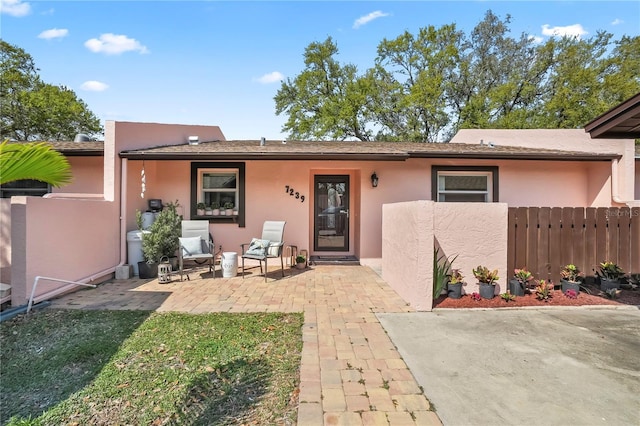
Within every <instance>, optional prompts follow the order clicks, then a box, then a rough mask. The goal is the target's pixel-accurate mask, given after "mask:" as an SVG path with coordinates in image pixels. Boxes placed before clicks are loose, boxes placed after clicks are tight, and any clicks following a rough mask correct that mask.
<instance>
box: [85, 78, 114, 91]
mask: <svg viewBox="0 0 640 426" xmlns="http://www.w3.org/2000/svg"><path fill="white" fill-rule="evenodd" d="M80 88H81V89H82V90H86V91H87V92H103V91H105V90H107V89H108V88H109V85H108V84H106V83H103V82H101V81H95V80H89V81H85V82H84V83H82V86H80Z"/></svg>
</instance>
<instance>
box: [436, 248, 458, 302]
mask: <svg viewBox="0 0 640 426" xmlns="http://www.w3.org/2000/svg"><path fill="white" fill-rule="evenodd" d="M457 257H458V256H454V257H453V259H452V258H451V257H447V256H445V255H444V254H440V249H439V248H435V249H434V250H433V298H434V300H435V299H437V298H438V297H440V294H442V290H444V289H445V288H446V287H447V284H448V283H449V280H450V278H451V271H452V268H451V264H452V263H453V262H454V261H455V260H456V258H457Z"/></svg>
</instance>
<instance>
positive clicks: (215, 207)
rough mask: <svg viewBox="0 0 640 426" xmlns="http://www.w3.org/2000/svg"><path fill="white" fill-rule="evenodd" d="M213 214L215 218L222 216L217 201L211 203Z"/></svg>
mask: <svg viewBox="0 0 640 426" xmlns="http://www.w3.org/2000/svg"><path fill="white" fill-rule="evenodd" d="M210 207H211V214H212V215H213V216H219V215H220V203H219V202H217V201H214V202H212V203H211V206H210Z"/></svg>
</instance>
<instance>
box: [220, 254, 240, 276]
mask: <svg viewBox="0 0 640 426" xmlns="http://www.w3.org/2000/svg"><path fill="white" fill-rule="evenodd" d="M221 257H222V259H221V260H220V265H221V266H222V277H223V278H233V277H235V276H237V275H238V253H236V252H234V251H225V252H223V253H222V255H221Z"/></svg>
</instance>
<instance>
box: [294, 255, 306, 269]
mask: <svg viewBox="0 0 640 426" xmlns="http://www.w3.org/2000/svg"><path fill="white" fill-rule="evenodd" d="M306 267H307V257H306V256H304V255H302V254H299V255H297V256H296V268H297V269H305V268H306Z"/></svg>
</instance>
